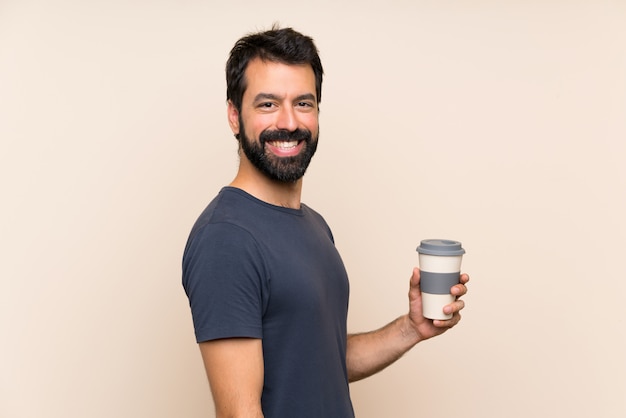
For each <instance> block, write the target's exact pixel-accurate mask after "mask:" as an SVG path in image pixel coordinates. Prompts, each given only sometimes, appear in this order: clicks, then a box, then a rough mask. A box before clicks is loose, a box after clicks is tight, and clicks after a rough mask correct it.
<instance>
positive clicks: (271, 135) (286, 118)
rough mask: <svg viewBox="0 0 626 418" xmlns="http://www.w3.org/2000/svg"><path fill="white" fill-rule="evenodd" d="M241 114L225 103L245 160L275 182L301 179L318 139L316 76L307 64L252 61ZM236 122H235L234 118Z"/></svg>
mask: <svg viewBox="0 0 626 418" xmlns="http://www.w3.org/2000/svg"><path fill="white" fill-rule="evenodd" d="M246 79H247V83H248V86H247V88H246V91H245V92H244V95H243V100H242V104H241V112H236V110H235V109H234V107H233V106H232V105H229V121H230V123H231V128H232V129H233V132H235V133H236V134H239V140H240V143H241V147H242V150H243V151H244V154H245V156H246V158H248V160H249V161H250V162H251V163H252V164H253V165H254V166H255V167H256V168H257V169H258V170H259V171H260V172H261V173H263V174H264V175H266V176H267V177H269V178H271V179H272V180H277V181H280V182H295V181H297V180H298V179H300V178H301V177H302V176H303V175H304V173H305V171H306V169H307V167H308V165H309V163H310V162H311V158H313V155H314V154H315V150H316V148H317V139H318V135H319V126H318V107H317V97H316V96H315V75H314V73H313V69H312V68H311V67H310V66H309V65H286V64H280V63H274V62H263V61H261V60H260V59H256V60H253V61H251V62H250V64H248V68H247V69H246ZM235 118H236V120H235Z"/></svg>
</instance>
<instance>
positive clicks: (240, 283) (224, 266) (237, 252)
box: [183, 223, 269, 342]
mask: <svg viewBox="0 0 626 418" xmlns="http://www.w3.org/2000/svg"><path fill="white" fill-rule="evenodd" d="M263 260H264V257H263V256H262V254H261V250H260V248H259V246H258V244H257V242H256V241H255V240H254V238H253V237H252V236H251V235H250V234H249V233H248V232H247V231H246V230H244V229H242V228H240V227H239V226H237V225H234V224H230V223H215V224H207V225H205V226H204V227H202V228H201V229H199V230H198V231H197V232H196V233H195V234H194V236H192V237H191V238H190V240H189V242H188V244H187V247H186V249H185V253H184V255H183V287H184V289H185V292H186V293H187V297H188V298H189V305H190V307H191V314H192V317H193V324H194V329H195V334H196V341H197V342H203V341H209V340H215V339H220V338H235V337H250V338H262V337H263V329H262V317H263V312H264V310H265V307H266V305H267V300H268V297H269V295H268V289H269V288H268V286H267V280H268V279H267V273H266V268H265V266H264V261H263Z"/></svg>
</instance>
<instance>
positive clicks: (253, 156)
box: [238, 119, 319, 183]
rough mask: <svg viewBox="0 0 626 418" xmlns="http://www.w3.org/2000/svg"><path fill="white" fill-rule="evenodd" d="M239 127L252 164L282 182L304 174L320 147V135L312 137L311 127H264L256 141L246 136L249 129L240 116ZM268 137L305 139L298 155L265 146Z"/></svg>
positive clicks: (245, 152)
mask: <svg viewBox="0 0 626 418" xmlns="http://www.w3.org/2000/svg"><path fill="white" fill-rule="evenodd" d="M239 127H240V130H239V132H240V134H239V138H238V139H239V143H240V144H241V149H242V150H243V152H244V154H245V155H246V157H248V160H250V162H251V163H252V165H254V166H255V167H256V168H257V169H258V170H259V171H260V172H261V173H263V174H265V175H266V176H267V177H269V178H270V179H272V180H275V181H278V182H281V183H294V182H296V181H298V180H300V179H301V178H302V176H304V173H305V172H306V169H307V168H308V167H309V164H310V162H311V159H312V158H313V155H315V151H316V150H317V139H318V137H319V135H317V136H316V137H315V138H313V137H312V134H311V131H309V130H308V129H296V130H295V131H287V130H284V129H280V130H264V131H263V132H261V134H260V135H259V140H258V141H255V140H251V139H250V138H248V137H247V136H246V134H245V132H246V129H245V127H244V125H243V121H242V120H241V119H240V120H239ZM268 141H298V142H300V141H304V145H303V147H302V150H301V151H300V153H299V154H298V155H294V156H292V157H278V156H276V155H275V154H273V153H272V152H271V151H269V150H267V149H266V148H265V143H266V142H268Z"/></svg>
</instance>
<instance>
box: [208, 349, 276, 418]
mask: <svg viewBox="0 0 626 418" xmlns="http://www.w3.org/2000/svg"><path fill="white" fill-rule="evenodd" d="M200 352H201V353H202V359H203V361H204V367H205V369H206V373H207V376H208V378H209V384H210V386H211V393H212V394H213V401H214V403H215V411H216V417H217V418H263V412H262V410H261V391H262V389H263V375H264V370H263V349H262V345H261V340H259V339H252V338H229V339H223V340H215V341H208V342H203V343H200Z"/></svg>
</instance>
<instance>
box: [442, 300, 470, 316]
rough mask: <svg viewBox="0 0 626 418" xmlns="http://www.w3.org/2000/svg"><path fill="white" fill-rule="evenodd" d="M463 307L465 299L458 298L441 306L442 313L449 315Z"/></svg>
mask: <svg viewBox="0 0 626 418" xmlns="http://www.w3.org/2000/svg"><path fill="white" fill-rule="evenodd" d="M463 308H465V301H463V300H461V299H459V300H457V301H456V302H453V303H451V304H449V305H446V306H444V307H443V313H445V314H447V315H450V314H455V313H457V312H459V311H460V310H461V309H463Z"/></svg>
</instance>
